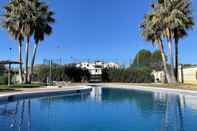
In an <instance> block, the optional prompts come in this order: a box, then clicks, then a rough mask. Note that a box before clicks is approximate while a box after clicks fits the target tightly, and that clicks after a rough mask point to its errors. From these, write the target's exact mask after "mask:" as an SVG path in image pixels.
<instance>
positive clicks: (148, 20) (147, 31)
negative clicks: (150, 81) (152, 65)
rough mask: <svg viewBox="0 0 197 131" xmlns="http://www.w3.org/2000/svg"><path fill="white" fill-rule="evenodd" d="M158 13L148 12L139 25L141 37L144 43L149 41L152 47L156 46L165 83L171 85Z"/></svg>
mask: <svg viewBox="0 0 197 131" xmlns="http://www.w3.org/2000/svg"><path fill="white" fill-rule="evenodd" d="M160 21H161V18H160V15H159V14H158V13H155V12H150V13H149V14H146V15H145V17H144V20H143V22H142V24H141V26H140V27H141V29H142V36H143V37H144V39H145V40H146V41H150V42H151V43H152V44H153V45H158V46H159V48H160V53H161V56H162V61H163V66H164V72H165V74H166V78H167V82H168V83H173V80H172V78H171V75H170V73H169V70H168V68H167V60H166V57H165V52H164V45H163V41H162V24H158V23H161V22H160Z"/></svg>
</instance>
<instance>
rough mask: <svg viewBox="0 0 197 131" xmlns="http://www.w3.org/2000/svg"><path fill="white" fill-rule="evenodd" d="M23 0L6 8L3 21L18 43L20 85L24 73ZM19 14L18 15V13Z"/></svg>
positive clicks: (17, 0)
mask: <svg viewBox="0 0 197 131" xmlns="http://www.w3.org/2000/svg"><path fill="white" fill-rule="evenodd" d="M21 2H22V1H21V0H15V1H11V2H10V3H8V5H7V6H5V8H4V9H5V14H4V17H3V21H2V27H3V28H5V29H7V30H8V32H9V34H10V35H11V36H12V37H13V38H14V39H16V40H17V41H18V52H19V55H18V61H19V62H20V65H19V66H20V67H19V78H20V79H19V81H20V83H22V82H23V77H22V74H23V71H22V63H23V60H22V41H23V39H24V37H23V34H22V26H21V21H22V19H23V18H22V17H20V16H21V15H22V12H21V9H20V8H21ZM16 12H17V13H16Z"/></svg>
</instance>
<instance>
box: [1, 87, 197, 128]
mask: <svg viewBox="0 0 197 131" xmlns="http://www.w3.org/2000/svg"><path fill="white" fill-rule="evenodd" d="M196 130H197V98H196V97H194V96H187V95H172V94H164V93H152V92H143V91H134V90H124V89H108V88H103V89H101V88H95V89H93V91H92V92H90V93H86V94H78V95H74V96H56V97H43V98H36V99H35V98H34V99H25V100H18V101H15V102H10V103H0V131H196Z"/></svg>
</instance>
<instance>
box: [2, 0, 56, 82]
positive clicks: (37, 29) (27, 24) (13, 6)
mask: <svg viewBox="0 0 197 131" xmlns="http://www.w3.org/2000/svg"><path fill="white" fill-rule="evenodd" d="M5 9H6V11H7V12H8V13H7V14H6V15H5V16H6V18H7V21H6V22H5V24H4V25H6V26H5V27H7V28H8V29H9V32H11V33H12V34H14V36H15V38H18V41H19V45H22V40H23V38H25V39H26V49H25V53H26V58H25V79H24V80H25V83H29V80H30V81H31V78H29V77H31V74H32V73H31V72H33V65H34V61H35V57H36V52H37V48H38V43H39V42H40V41H42V40H44V36H45V34H47V35H49V34H50V33H51V31H52V28H51V26H50V24H51V23H53V22H54V19H53V18H52V15H53V12H51V11H49V10H48V6H47V5H46V4H45V3H42V2H40V1H39V0H11V1H10V2H9V3H8V6H6V7H5ZM33 34H34V39H35V45H34V50H33V58H32V63H31V65H32V66H31V68H32V69H31V72H30V74H29V47H30V38H31V36H32V35H33ZM19 50H20V51H19V52H20V53H19V58H20V59H19V61H22V51H21V50H22V49H21V46H19ZM21 63H22V62H21ZM19 72H20V74H22V65H21V66H20V71H19ZM21 76H22V75H21Z"/></svg>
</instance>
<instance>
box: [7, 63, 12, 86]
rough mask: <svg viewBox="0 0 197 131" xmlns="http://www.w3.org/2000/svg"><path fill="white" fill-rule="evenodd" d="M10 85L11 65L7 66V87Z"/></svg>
mask: <svg viewBox="0 0 197 131" xmlns="http://www.w3.org/2000/svg"><path fill="white" fill-rule="evenodd" d="M10 85H11V64H10V63H9V64H8V86H10Z"/></svg>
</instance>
